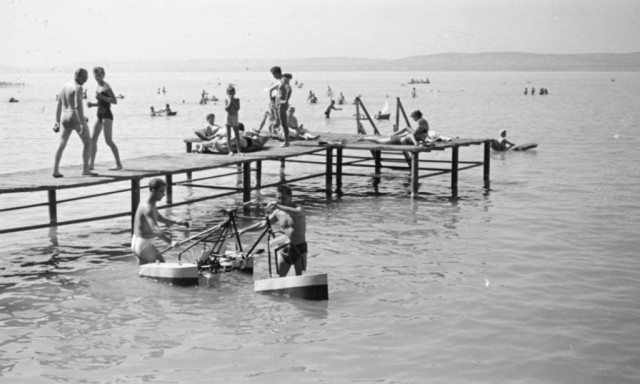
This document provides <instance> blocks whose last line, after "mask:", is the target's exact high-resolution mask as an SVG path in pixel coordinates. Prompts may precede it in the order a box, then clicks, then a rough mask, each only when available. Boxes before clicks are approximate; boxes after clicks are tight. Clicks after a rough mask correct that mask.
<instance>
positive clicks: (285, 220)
mask: <svg viewBox="0 0 640 384" xmlns="http://www.w3.org/2000/svg"><path fill="white" fill-rule="evenodd" d="M292 198H293V192H292V190H291V187H289V186H288V185H286V184H283V185H279V186H278V189H277V192H276V201H274V202H271V203H269V205H268V206H267V210H268V211H271V214H270V215H269V222H271V223H275V222H276V221H277V222H279V223H280V228H281V229H282V231H283V232H284V234H285V235H286V236H287V237H288V238H289V244H287V245H286V246H285V247H284V248H283V249H282V250H281V251H280V252H279V254H278V260H277V263H278V274H279V275H280V277H285V276H287V274H288V273H289V269H291V266H293V268H294V269H295V271H296V275H298V276H299V275H302V274H304V273H306V271H307V239H306V232H307V218H306V214H305V211H304V207H303V206H302V205H298V204H295V203H294V202H293V200H292ZM266 225H267V223H266V222H265V221H262V222H260V223H257V224H254V225H252V226H249V227H247V228H244V229H242V230H240V231H238V233H239V234H243V233H245V232H246V231H251V230H253V229H257V228H264V227H265V226H266Z"/></svg>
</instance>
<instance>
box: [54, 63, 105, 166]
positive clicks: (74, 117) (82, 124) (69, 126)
mask: <svg viewBox="0 0 640 384" xmlns="http://www.w3.org/2000/svg"><path fill="white" fill-rule="evenodd" d="M88 77H89V75H88V74H87V71H86V70H85V69H84V68H80V69H78V70H77V71H76V73H75V81H73V82H68V83H66V84H65V85H63V86H62V89H61V90H60V94H59V95H58V96H59V97H58V108H57V109H56V124H55V126H54V128H53V129H54V131H56V132H58V131H59V130H60V124H62V128H63V130H62V136H61V138H60V145H59V146H58V150H57V151H56V157H55V162H54V163H53V177H63V176H64V175H63V174H62V173H60V169H59V168H60V160H61V159H62V153H63V152H64V149H65V147H66V146H67V142H68V141H69V136H71V132H72V131H77V132H78V136H80V139H81V140H82V145H83V147H84V148H83V150H82V174H83V175H85V176H96V175H97V173H95V172H92V171H91V170H90V169H89V160H90V158H91V136H90V135H89V126H88V125H87V121H88V120H87V119H86V118H85V117H84V111H83V109H82V95H83V89H82V85H83V84H84V83H86V82H87V79H88Z"/></svg>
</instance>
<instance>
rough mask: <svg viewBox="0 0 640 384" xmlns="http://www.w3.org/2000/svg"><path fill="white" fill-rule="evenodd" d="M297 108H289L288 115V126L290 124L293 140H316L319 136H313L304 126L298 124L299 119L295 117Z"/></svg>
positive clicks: (290, 133)
mask: <svg viewBox="0 0 640 384" xmlns="http://www.w3.org/2000/svg"><path fill="white" fill-rule="evenodd" d="M295 112H296V108H295V107H289V114H288V115H287V124H289V135H290V137H291V138H293V139H304V140H315V139H317V138H318V136H313V135H312V134H310V133H309V131H307V130H306V129H305V128H304V127H303V125H302V124H298V118H297V117H295V116H294V113H295Z"/></svg>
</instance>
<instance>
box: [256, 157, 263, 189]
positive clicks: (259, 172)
mask: <svg viewBox="0 0 640 384" xmlns="http://www.w3.org/2000/svg"><path fill="white" fill-rule="evenodd" d="M261 186H262V160H258V161H256V188H260V187H261Z"/></svg>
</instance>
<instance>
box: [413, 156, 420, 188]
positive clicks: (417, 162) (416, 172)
mask: <svg viewBox="0 0 640 384" xmlns="http://www.w3.org/2000/svg"><path fill="white" fill-rule="evenodd" d="M419 174H420V152H411V198H415V197H417V196H418V180H419Z"/></svg>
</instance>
